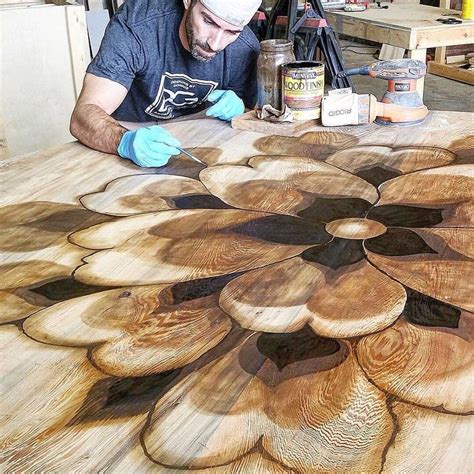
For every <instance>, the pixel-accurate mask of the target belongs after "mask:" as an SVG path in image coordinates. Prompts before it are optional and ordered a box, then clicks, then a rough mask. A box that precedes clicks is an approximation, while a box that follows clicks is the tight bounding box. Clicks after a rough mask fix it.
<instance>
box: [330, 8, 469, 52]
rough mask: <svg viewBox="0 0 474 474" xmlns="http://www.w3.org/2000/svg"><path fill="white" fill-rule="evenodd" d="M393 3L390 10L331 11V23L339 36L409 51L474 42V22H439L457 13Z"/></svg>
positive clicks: (457, 13)
mask: <svg viewBox="0 0 474 474" xmlns="http://www.w3.org/2000/svg"><path fill="white" fill-rule="evenodd" d="M406 8H407V7H406V6H405V5H400V4H398V5H397V4H396V3H395V4H390V6H389V9H388V10H385V9H378V8H369V9H368V10H365V11H363V12H339V11H334V12H327V16H328V19H329V21H330V24H331V25H332V26H333V28H335V30H336V31H337V32H338V33H342V34H346V35H349V36H355V37H357V38H362V39H367V40H371V41H376V42H379V43H382V44H390V45H392V46H397V47H400V48H405V49H421V48H429V47H436V46H447V45H452V44H469V43H472V42H473V35H474V20H467V21H463V23H462V24H459V25H442V24H440V23H439V22H437V21H436V19H437V18H439V17H440V16H441V15H443V14H445V13H448V14H449V13H451V14H452V15H458V16H459V12H457V11H456V10H446V9H442V8H436V7H429V6H426V5H410V15H409V16H408V17H407V13H406Z"/></svg>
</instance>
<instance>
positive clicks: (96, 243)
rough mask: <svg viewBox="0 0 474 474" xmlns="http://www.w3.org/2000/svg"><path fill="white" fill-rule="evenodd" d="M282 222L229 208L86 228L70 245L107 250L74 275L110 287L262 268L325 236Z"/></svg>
mask: <svg viewBox="0 0 474 474" xmlns="http://www.w3.org/2000/svg"><path fill="white" fill-rule="evenodd" d="M282 217H283V216H277V217H274V216H271V215H268V214H263V213H257V212H248V211H240V210H231V209H228V210H195V211H168V212H162V213H151V214H144V215H141V216H133V217H129V218H125V219H122V220H120V221H118V222H114V223H106V224H104V226H102V225H99V226H95V227H91V228H90V229H87V230H85V231H81V232H79V233H76V234H74V235H73V236H71V240H72V241H73V242H75V243H77V244H79V245H81V246H84V247H87V248H90V249H107V248H108V249H110V250H104V251H102V252H98V253H95V254H93V255H91V256H89V257H87V258H86V259H85V262H86V265H84V266H82V267H80V268H79V269H78V270H77V271H76V273H75V277H76V278H77V279H79V280H80V281H82V282H85V283H88V284H101V285H115V286H119V285H129V284H134V285H138V284H155V283H166V282H177V281H186V280H194V279H197V278H206V277H213V276H219V275H225V274H228V273H234V272H239V271H245V270H249V269H253V268H257V267H261V266H265V265H268V264H270V263H274V262H277V261H280V260H283V259H285V258H288V257H292V256H294V255H298V254H299V253H301V252H302V251H303V250H305V249H306V248H308V247H310V246H312V245H316V244H318V242H319V243H321V242H324V241H328V240H329V238H330V237H329V234H327V233H326V232H325V231H324V227H323V226H319V225H318V224H314V223H312V222H309V221H305V220H303V219H299V218H289V217H288V219H292V221H291V222H286V221H284V220H281V219H282ZM117 262H120V265H119V266H117Z"/></svg>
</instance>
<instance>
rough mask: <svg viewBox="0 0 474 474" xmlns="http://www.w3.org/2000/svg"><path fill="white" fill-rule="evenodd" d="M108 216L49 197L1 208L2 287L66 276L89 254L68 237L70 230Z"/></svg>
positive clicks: (0, 252) (30, 283)
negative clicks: (50, 200)
mask: <svg viewBox="0 0 474 474" xmlns="http://www.w3.org/2000/svg"><path fill="white" fill-rule="evenodd" d="M106 220H110V218H109V217H106V216H100V215H98V214H95V213H93V212H90V211H88V210H87V209H84V208H82V207H81V206H77V205H72V204H63V203H55V202H49V201H38V202H25V203H20V204H13V205H9V206H5V207H2V208H0V222H2V228H1V230H0V261H1V265H0V273H1V274H2V278H1V279H0V289H10V288H11V289H13V288H19V287H23V286H28V285H32V284H36V283H39V282H41V281H43V280H47V279H54V278H62V277H67V276H68V275H70V274H71V273H72V271H73V270H74V269H75V268H76V267H77V266H78V265H80V264H81V259H82V257H84V256H85V255H87V252H85V251H83V250H82V249H78V248H77V247H75V246H74V245H71V244H70V243H69V242H68V241H67V236H68V234H69V233H71V232H73V231H74V230H78V229H83V228H85V227H88V226H90V225H94V224H97V223H98V222H104V221H106Z"/></svg>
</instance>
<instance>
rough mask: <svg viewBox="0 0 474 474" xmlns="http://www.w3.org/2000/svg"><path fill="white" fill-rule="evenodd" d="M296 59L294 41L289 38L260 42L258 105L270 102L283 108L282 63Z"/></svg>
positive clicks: (275, 106)
mask: <svg viewBox="0 0 474 474" xmlns="http://www.w3.org/2000/svg"><path fill="white" fill-rule="evenodd" d="M294 60H295V54H294V53H293V43H292V42H291V41H290V40H287V39H270V40H265V41H261V42H260V55H259V56H258V61H257V87H258V99H257V107H258V108H259V109H261V108H262V107H263V106H264V105H266V104H270V105H271V106H272V107H274V108H275V109H278V110H281V109H282V98H281V65H282V64H283V63H288V62H291V61H294Z"/></svg>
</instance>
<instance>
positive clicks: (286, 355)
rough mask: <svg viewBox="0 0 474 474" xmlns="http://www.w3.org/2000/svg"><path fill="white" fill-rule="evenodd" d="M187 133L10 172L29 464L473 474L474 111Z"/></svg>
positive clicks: (8, 414)
mask: <svg viewBox="0 0 474 474" xmlns="http://www.w3.org/2000/svg"><path fill="white" fill-rule="evenodd" d="M166 127H167V128H168V129H169V130H170V131H171V133H172V134H173V135H175V136H176V137H177V138H179V139H180V140H181V142H182V145H183V146H184V147H185V148H187V149H189V150H191V151H192V152H193V153H194V154H195V155H196V156H198V157H199V158H201V159H202V160H203V161H204V162H206V163H207V164H208V166H207V167H204V166H202V165H200V164H198V163H196V162H194V161H190V160H189V159H188V158H186V157H185V156H184V155H181V156H179V157H175V158H173V159H172V160H171V161H170V163H169V164H168V165H167V166H166V167H163V168H151V169H140V168H138V167H136V166H135V165H133V164H132V163H131V162H129V161H126V160H123V159H121V158H119V157H117V156H112V155H107V154H104V153H100V152H96V151H93V150H91V149H89V148H86V147H85V146H82V145H81V144H79V143H77V142H76V143H69V144H66V145H62V146H58V147H56V148H51V149H47V150H44V151H41V152H37V153H32V154H29V155H24V156H20V157H17V158H14V159H8V160H3V161H1V162H0V171H1V184H2V185H1V186H0V206H1V207H0V222H2V226H3V228H2V231H1V233H0V259H1V264H0V271H1V279H0V281H1V291H0V317H1V320H0V321H1V323H2V324H1V326H0V338H1V344H0V346H1V348H2V352H3V354H2V355H1V361H2V363H1V366H2V379H1V380H2V382H1V387H2V392H3V394H2V397H1V423H0V438H1V441H0V443H1V446H2V452H1V454H0V458H1V460H2V463H3V464H2V466H3V468H4V470H5V472H27V473H28V472H105V471H106V472H117V473H124V472H141V473H143V472H159V473H179V472H190V470H192V472H196V473H230V472H244V473H247V472H248V473H263V472H272V473H273V472H275V473H284V472H304V473H310V472H311V473H314V472H323V471H324V472H382V471H383V472H440V473H444V472H468V471H469V470H470V469H471V467H472V466H471V459H470V456H469V452H470V449H471V448H472V433H473V418H474V417H473V416H472V413H473V406H472V404H473V398H472V388H473V387H472V354H473V352H472V349H473V341H474V337H473V329H472V328H473V327H474V325H473V322H474V319H473V317H474V315H473V299H472V295H473V294H474V292H473V288H472V285H473V281H474V275H473V260H472V257H473V254H472V244H473V233H474V230H473V228H472V227H473V222H472V219H473V216H474V212H473V209H472V207H473V193H472V190H473V177H472V174H473V162H474V121H473V120H472V114H468V113H461V112H432V113H430V115H429V116H428V118H427V120H426V121H425V122H424V123H423V124H421V125H418V126H413V127H398V126H392V127H381V126H377V125H375V124H370V125H367V126H359V127H342V128H335V129H327V128H326V129H325V128H322V127H316V126H315V127H314V128H313V129H311V130H309V131H308V130H307V131H305V132H304V133H303V134H302V135H300V136H292V137H285V136H282V135H279V134H278V133H274V134H273V135H269V134H261V133H257V132H253V131H237V130H233V129H232V128H230V126H229V125H228V124H225V123H222V122H219V121H217V120H210V119H198V120H193V121H189V122H181V123H172V124H169V125H167V126H166ZM275 130H276V132H277V131H278V129H275ZM420 440H421V441H420Z"/></svg>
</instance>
